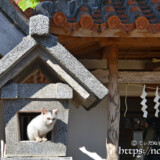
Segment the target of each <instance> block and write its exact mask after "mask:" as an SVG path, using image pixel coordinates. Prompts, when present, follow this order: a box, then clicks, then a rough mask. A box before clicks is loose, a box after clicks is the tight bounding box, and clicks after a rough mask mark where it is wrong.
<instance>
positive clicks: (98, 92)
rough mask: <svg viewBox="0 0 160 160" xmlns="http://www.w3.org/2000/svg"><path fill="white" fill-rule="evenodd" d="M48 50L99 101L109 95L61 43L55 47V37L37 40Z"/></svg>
mask: <svg viewBox="0 0 160 160" xmlns="http://www.w3.org/2000/svg"><path fill="white" fill-rule="evenodd" d="M36 40H38V42H39V43H41V44H42V45H43V46H44V47H45V48H46V50H48V51H49V52H50V53H51V54H52V55H53V57H55V59H56V60H57V61H58V62H59V63H60V64H62V65H63V66H64V67H65V68H66V69H67V70H68V72H70V73H72V74H73V75H74V77H75V78H77V79H78V80H79V81H80V83H81V84H82V85H85V87H87V88H88V89H89V91H91V92H93V93H94V95H95V96H97V97H98V98H99V99H103V98H104V97H105V96H106V95H107V94H108V89H107V88H106V87H105V86H104V85H103V84H102V83H101V82H99V81H98V80H97V79H96V78H95V77H94V76H93V75H92V74H91V73H90V72H89V71H88V70H87V69H86V68H85V67H84V66H83V65H82V64H81V63H80V62H79V61H78V60H77V59H76V58H75V57H74V56H73V55H72V54H70V53H69V51H67V49H66V48H64V47H63V46H62V45H61V44H60V43H58V44H57V45H53V44H54V42H55V38H54V36H53V37H52V35H49V36H48V37H46V38H41V39H39V38H38V39H36Z"/></svg>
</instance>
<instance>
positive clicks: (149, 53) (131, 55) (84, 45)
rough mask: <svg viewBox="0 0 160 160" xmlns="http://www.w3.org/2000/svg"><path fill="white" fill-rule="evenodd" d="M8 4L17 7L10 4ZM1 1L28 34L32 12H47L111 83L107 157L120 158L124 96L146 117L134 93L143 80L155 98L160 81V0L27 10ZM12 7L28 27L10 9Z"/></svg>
mask: <svg viewBox="0 0 160 160" xmlns="http://www.w3.org/2000/svg"><path fill="white" fill-rule="evenodd" d="M7 3H10V4H9V5H12V6H11V7H8V8H7V7H6V6H7V5H6V4H7ZM0 5H1V8H2V10H3V11H4V12H6V14H8V16H9V17H10V18H11V19H12V20H13V21H14V23H16V24H17V25H18V27H19V28H20V29H21V30H22V31H23V32H24V33H25V34H28V30H27V29H26V28H27V27H26V26H27V20H28V19H29V17H30V16H32V15H35V14H43V15H46V16H48V17H49V18H50V33H51V34H53V35H55V36H57V37H58V41H59V42H60V43H61V44H63V46H65V47H66V49H67V50H69V51H70V53H72V54H73V55H74V56H75V57H76V58H77V59H78V60H80V61H81V63H83V64H84V65H85V66H86V68H88V69H89V70H90V71H91V72H92V73H93V74H94V75H95V76H96V77H97V78H98V79H99V80H100V81H101V82H102V83H103V84H105V85H106V86H108V88H109V96H108V99H107V101H106V102H107V104H106V103H105V105H106V108H107V111H106V122H105V124H106V125H107V127H106V132H107V138H106V150H107V152H106V153H107V160H117V159H118V157H119V154H118V153H119V150H118V146H119V136H121V135H120V132H119V130H120V127H119V126H120V125H119V123H120V117H123V113H124V112H125V106H126V105H125V104H124V97H125V96H126V97H127V96H128V97H129V98H128V104H129V105H128V113H129V112H132V113H131V114H128V115H127V118H131V117H132V118H133V117H134V118H137V119H138V118H140V117H141V119H143V118H142V116H143V112H142V111H141V108H140V104H139V105H136V104H137V99H136V98H135V97H139V96H140V95H141V92H142V86H143V85H144V84H146V85H147V86H148V88H149V89H148V90H147V92H148V95H149V96H150V97H154V92H155V90H154V88H156V87H157V86H159V84H160V72H159V63H158V60H155V61H152V60H154V58H157V59H158V58H160V0H148V1H147V0H85V1H82V0H69V1H66V0H62V1H58V0H53V1H45V0H44V1H43V0H41V3H40V4H39V5H37V7H36V9H35V10H33V9H31V8H29V9H27V10H26V11H25V12H23V11H22V10H21V9H20V8H19V7H18V6H17V4H16V3H14V2H13V1H12V0H9V2H6V1H5V0H1V3H0ZM50 6H52V7H50ZM12 7H13V8H14V9H15V11H14V12H15V13H16V14H18V15H21V17H20V18H19V19H21V20H22V22H24V21H25V23H24V24H25V25H26V26H24V25H20V22H18V20H17V17H18V16H16V18H15V17H14V16H13V15H11V13H10V12H8V9H10V8H12ZM12 13H13V12H12ZM23 19H24V20H23ZM153 62H157V63H153ZM126 86H127V87H128V88H127V87H126ZM120 96H121V101H122V102H121V103H120ZM132 101H133V103H134V105H136V106H133V105H132ZM150 101H152V99H150ZM139 102H141V100H139ZM120 104H121V105H122V106H120ZM149 105H151V106H150V107H149V108H148V112H149V113H148V115H149V116H150V117H151V118H153V117H154V113H153V112H154V111H155V110H154V104H153V103H151V102H150V103H149ZM121 113H122V114H121ZM130 115H131V117H129V116H130ZM144 121H145V120H144ZM142 131H144V130H143V129H142ZM75 157H76V156H75ZM103 158H104V157H103ZM75 159H76V160H79V159H78V157H77V158H75ZM84 159H85V158H84ZM86 159H87V158H86Z"/></svg>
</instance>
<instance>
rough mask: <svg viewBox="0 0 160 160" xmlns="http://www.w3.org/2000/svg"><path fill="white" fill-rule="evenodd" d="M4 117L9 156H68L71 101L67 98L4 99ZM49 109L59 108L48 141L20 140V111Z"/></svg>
mask: <svg viewBox="0 0 160 160" xmlns="http://www.w3.org/2000/svg"><path fill="white" fill-rule="evenodd" d="M3 102H4V115H5V117H4V119H5V133H6V151H7V156H8V157H14V156H21V155H23V156H33V155H34V156H35V157H36V156H40V157H45V156H48V155H49V156H66V141H67V124H68V111H69V110H68V108H69V102H68V101H66V100H61V101H53V100H43V101H42V100H39V99H37V100H24V99H22V100H20V99H19V100H4V101H3ZM43 107H45V108H46V109H47V110H53V109H59V113H58V117H57V121H56V124H55V126H54V134H53V138H52V139H51V141H48V142H29V141H20V139H19V135H18V134H17V133H19V132H18V130H19V127H18V126H19V125H18V116H17V115H18V112H19V111H21V112H27V111H29V112H41V110H42V108H43Z"/></svg>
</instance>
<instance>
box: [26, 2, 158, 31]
mask: <svg viewBox="0 0 160 160" xmlns="http://www.w3.org/2000/svg"><path fill="white" fill-rule="evenodd" d="M41 1H42V2H41V3H40V4H39V5H38V6H37V7H36V9H35V10H32V9H28V10H27V11H26V14H28V15H29V16H31V15H33V14H39V13H41V14H44V15H47V16H49V17H50V18H51V19H52V20H51V22H52V24H53V25H57V26H60V27H64V28H65V29H67V30H70V31H71V32H73V31H75V30H77V29H79V28H83V29H90V30H94V31H97V32H103V31H104V30H105V29H107V28H111V29H117V28H118V29H121V30H122V31H123V32H126V33H128V32H131V31H133V30H135V29H139V30H147V31H148V32H151V33H156V32H159V31H160V0H54V1H44V0H41Z"/></svg>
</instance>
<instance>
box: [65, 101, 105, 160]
mask: <svg viewBox="0 0 160 160" xmlns="http://www.w3.org/2000/svg"><path fill="white" fill-rule="evenodd" d="M106 121H107V98H105V99H104V100H103V101H102V102H101V103H100V104H98V105H97V106H96V107H95V108H93V109H91V110H90V111H86V110H85V109H84V108H83V107H80V108H79V109H77V108H75V107H74V106H73V105H71V106H70V116H69V128H68V147H67V156H72V157H73V160H93V158H90V157H89V156H88V155H86V154H84V153H83V152H82V151H80V150H79V148H80V147H83V146H85V147H86V149H87V150H88V151H90V152H96V153H97V154H98V155H99V156H100V157H102V158H105V157H106V149H105V148H106V147H105V145H106V133H107V132H106V131H107V122H106Z"/></svg>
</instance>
